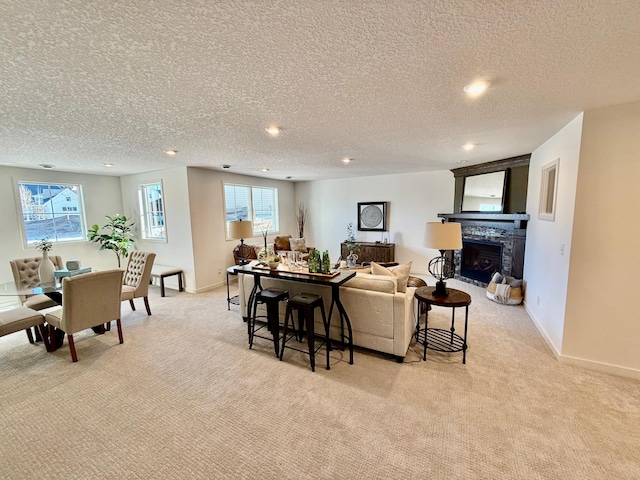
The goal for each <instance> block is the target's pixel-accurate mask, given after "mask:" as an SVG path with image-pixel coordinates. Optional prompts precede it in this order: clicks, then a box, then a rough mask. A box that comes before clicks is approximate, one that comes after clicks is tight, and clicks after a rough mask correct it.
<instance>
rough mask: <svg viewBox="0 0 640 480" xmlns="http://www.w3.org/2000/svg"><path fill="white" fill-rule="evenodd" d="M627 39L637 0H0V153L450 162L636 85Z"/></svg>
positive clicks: (145, 164) (95, 161) (631, 40)
mask: <svg viewBox="0 0 640 480" xmlns="http://www.w3.org/2000/svg"><path fill="white" fill-rule="evenodd" d="M639 45H640V5H639V3H638V1H637V0H626V1H624V0H592V1H589V0H565V1H561V2H555V1H551V0H529V1H526V2H525V1H522V2H521V1H513V0H493V1H488V0H477V1H462V0H440V1H407V0H396V1H389V0H379V1H357V0H344V1H330V0H290V1H278V0H269V1H262V0H254V1H248V0H222V1H216V2H213V1H194V0H192V1H184V0H157V1H143V0H139V1H135V2H132V1H129V0H122V1H117V0H76V1H70V0H57V1H41V0H38V1H35V0H0V147H1V150H0V164H12V165H15V166H24V167H27V166H30V167H37V166H38V165H39V164H42V163H45V164H54V165H55V166H56V169H58V170H64V171H78V172H89V173H100V174H113V175H121V174H129V173H137V172H142V171H149V170H158V169H163V168H168V167H172V166H175V165H190V166H201V167H208V168H214V169H220V168H221V165H222V164H228V165H230V166H231V167H230V170H229V171H230V172H235V173H242V174H249V175H256V176H265V177H270V178H278V179H283V178H286V177H289V176H290V177H292V179H293V180H310V179H322V178H338V177H351V176H363V175H377V174H388V173H406V172H418V171H429V170H443V169H450V168H456V167H459V166H460V164H459V163H458V162H463V161H466V162H467V165H469V164H474V163H481V162H486V161H491V160H497V159H501V158H506V157H511V156H516V155H521V154H525V153H530V152H531V151H533V150H534V149H536V148H537V147H538V146H540V145H541V144H542V143H543V142H544V141H545V140H547V139H548V138H549V137H550V136H552V135H553V134H554V133H555V132H557V131H558V130H559V129H560V128H561V127H563V126H564V125H565V124H566V123H568V122H569V121H570V120H571V119H572V118H574V117H575V116H576V115H577V114H578V113H579V112H581V111H584V110H589V109H593V108H597V107H602V106H607V105H613V104H619V103H625V102H630V101H636V100H640V60H639V58H640V56H639V55H638V53H639V51H638V46H639ZM476 79H485V80H488V81H490V82H491V87H490V89H489V90H488V91H487V93H486V94H485V95H484V96H482V97H479V98H476V99H470V98H468V97H467V96H466V94H465V93H464V92H463V90H462V88H463V86H464V85H466V84H467V83H470V82H471V81H473V80H476ZM270 124H275V125H279V126H281V127H282V128H283V129H284V130H283V132H282V134H281V135H280V136H279V137H277V138H271V137H269V136H268V135H267V133H266V132H265V130H264V129H265V127H266V126H268V125H270ZM467 142H472V143H475V144H477V145H478V146H477V148H476V149H475V150H472V151H471V152H466V151H464V150H463V149H462V148H461V146H462V145H463V144H465V143H467ZM168 148H172V149H176V150H178V152H179V153H178V155H176V156H175V157H169V156H167V155H166V154H164V153H163V151H164V150H165V149H168ZM345 156H347V157H352V158H353V162H351V164H349V165H343V163H342V162H341V159H342V158H343V157H345ZM105 162H110V163H113V164H114V165H115V166H114V167H112V168H111V169H107V168H105V167H104V166H103V163H105ZM262 167H266V168H269V171H268V172H267V173H262V172H261V171H260V169H261V168H262Z"/></svg>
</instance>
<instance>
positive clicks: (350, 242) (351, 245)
mask: <svg viewBox="0 0 640 480" xmlns="http://www.w3.org/2000/svg"><path fill="white" fill-rule="evenodd" d="M344 244H345V245H346V246H347V250H348V251H349V255H348V256H347V258H346V260H347V267H355V266H356V263H357V261H358V255H357V253H356V252H358V251H359V250H360V245H358V244H357V243H356V236H355V235H354V234H353V223H352V222H349V223H348V224H347V239H346V240H345V241H344Z"/></svg>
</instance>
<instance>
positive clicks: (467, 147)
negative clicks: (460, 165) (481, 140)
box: [462, 143, 476, 152]
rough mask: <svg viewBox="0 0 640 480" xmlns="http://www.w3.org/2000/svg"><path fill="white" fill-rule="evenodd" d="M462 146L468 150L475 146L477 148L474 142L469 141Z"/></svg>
mask: <svg viewBox="0 0 640 480" xmlns="http://www.w3.org/2000/svg"><path fill="white" fill-rule="evenodd" d="M462 148H464V149H465V150H466V151H467V152H468V151H469V150H473V149H474V148H476V146H475V145H474V144H473V143H467V144H466V145H463V146H462Z"/></svg>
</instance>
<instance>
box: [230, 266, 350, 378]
mask: <svg viewBox="0 0 640 480" xmlns="http://www.w3.org/2000/svg"><path fill="white" fill-rule="evenodd" d="M232 268H234V270H235V271H236V272H237V273H239V274H244V275H253V278H254V282H253V289H252V290H251V294H250V295H249V300H248V305H247V312H248V317H251V316H252V315H251V309H252V306H253V299H254V297H255V295H256V293H257V291H258V289H262V286H261V285H260V279H261V278H263V277H267V278H277V279H278V280H285V281H287V282H298V283H312V284H314V285H325V286H327V287H331V306H330V307H329V315H328V317H327V318H328V322H329V324H331V315H332V313H333V308H334V306H335V307H336V308H337V309H338V313H339V314H340V339H341V341H342V345H343V347H344V344H345V337H347V336H346V335H345V334H344V327H345V325H346V327H347V331H348V340H349V364H351V365H353V331H352V329H351V321H350V320H349V315H347V311H346V310H345V308H344V306H343V305H342V302H341V301H340V287H341V286H342V285H344V284H345V282H347V281H348V280H350V279H351V278H353V277H355V275H356V272H355V271H353V270H341V271H339V272H338V273H337V274H336V275H334V276H329V275H315V274H313V273H306V272H303V271H288V270H280V269H273V270H271V269H266V268H258V267H255V266H254V265H241V266H240V265H239V266H236V267H232ZM327 345H328V346H329V349H330V345H331V341H330V339H328V338H327Z"/></svg>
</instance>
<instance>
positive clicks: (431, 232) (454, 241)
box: [424, 222, 462, 250]
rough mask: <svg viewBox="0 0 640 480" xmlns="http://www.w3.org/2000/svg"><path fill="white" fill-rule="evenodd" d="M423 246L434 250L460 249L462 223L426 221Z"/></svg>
mask: <svg viewBox="0 0 640 480" xmlns="http://www.w3.org/2000/svg"><path fill="white" fill-rule="evenodd" d="M424 246H425V247H427V248H433V249H435V250H460V249H461V248H462V225H461V224H460V223H456V222H446V223H442V222H427V228H426V230H425V235H424Z"/></svg>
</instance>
